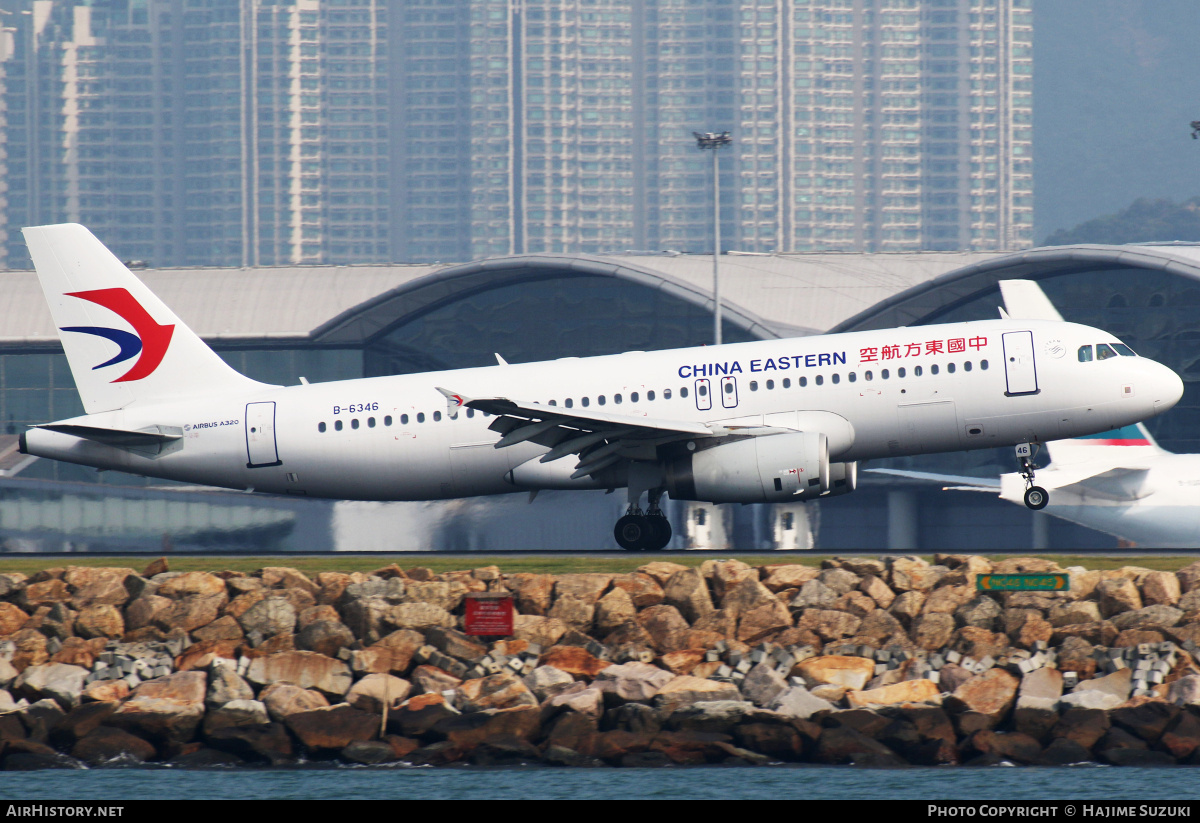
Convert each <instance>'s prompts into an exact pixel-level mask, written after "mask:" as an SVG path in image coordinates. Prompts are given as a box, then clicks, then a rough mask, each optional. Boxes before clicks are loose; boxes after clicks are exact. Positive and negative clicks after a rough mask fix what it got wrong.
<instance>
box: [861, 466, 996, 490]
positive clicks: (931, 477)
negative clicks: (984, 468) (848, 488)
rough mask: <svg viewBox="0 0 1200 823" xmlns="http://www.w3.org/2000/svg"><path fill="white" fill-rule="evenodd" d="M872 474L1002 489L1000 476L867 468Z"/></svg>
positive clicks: (959, 486)
mask: <svg viewBox="0 0 1200 823" xmlns="http://www.w3.org/2000/svg"><path fill="white" fill-rule="evenodd" d="M867 471H868V472H870V473H872V474H890V475H892V476H893V477H904V478H907V479H909V480H921V481H924V482H927V483H945V484H954V485H951V486H949V488H952V489H953V490H955V491H994V492H999V491H1000V480H999V478H990V477H966V476H964V475H957V474H935V473H933V472H914V471H907V470H905V469H867Z"/></svg>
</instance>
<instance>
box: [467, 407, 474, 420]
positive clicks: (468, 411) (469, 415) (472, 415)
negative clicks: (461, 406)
mask: <svg viewBox="0 0 1200 823" xmlns="http://www.w3.org/2000/svg"><path fill="white" fill-rule="evenodd" d="M474 416H475V410H474V409H467V417H469V418H470V417H474Z"/></svg>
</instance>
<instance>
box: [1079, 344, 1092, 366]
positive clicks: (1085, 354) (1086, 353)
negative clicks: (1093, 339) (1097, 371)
mask: <svg viewBox="0 0 1200 823" xmlns="http://www.w3.org/2000/svg"><path fill="white" fill-rule="evenodd" d="M1079 362H1080V363H1091V362H1092V347H1091V346H1080V347H1079Z"/></svg>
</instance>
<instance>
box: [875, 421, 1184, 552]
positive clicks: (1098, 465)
mask: <svg viewBox="0 0 1200 823" xmlns="http://www.w3.org/2000/svg"><path fill="white" fill-rule="evenodd" d="M1046 449H1047V451H1048V452H1049V454H1050V461H1051V462H1050V464H1049V465H1048V466H1046V467H1045V468H1041V469H1038V478H1039V482H1040V483H1041V484H1042V485H1043V486H1044V487H1045V488H1046V490H1047V492H1048V493H1049V495H1050V502H1049V504H1048V505H1047V506H1046V507H1045V509H1046V513H1047V514H1052V515H1054V516H1055V517H1060V518H1062V519H1063V520H1069V521H1070V522H1072V523H1078V524H1079V525H1081V526H1087V527H1088V528H1089V529H1095V530H1096V531H1101V532H1105V533H1107V534H1112V535H1115V536H1117V537H1120V538H1122V539H1124V540H1128V541H1130V542H1133V543H1136V544H1138V545H1139V546H1144V547H1147V548H1156V549H1157V548H1161V549H1186V548H1195V547H1196V545H1197V539H1198V538H1200V505H1197V493H1198V491H1200V454H1172V453H1171V452H1169V451H1166V450H1164V449H1162V448H1160V447H1159V445H1158V444H1157V443H1155V442H1154V438H1152V437H1151V436H1150V433H1149V432H1148V431H1146V428H1145V427H1144V426H1142V425H1141V424H1135V425H1130V426H1125V427H1123V428H1121V429H1117V430H1114V431H1108V432H1102V433H1100V434H1093V435H1087V436H1085V437H1078V438H1075V439H1072V440H1056V441H1054V442H1052V443H1047V444H1046ZM871 471H873V472H879V473H882V474H890V475H895V476H899V477H909V478H912V479H914V480H928V481H933V482H937V483H944V484H950V485H947V486H946V487H945V488H946V490H948V491H983V492H992V493H999V495H1000V497H1001V499H1003V500H1008V501H1011V502H1013V503H1020V502H1021V497H1022V493H1021V490H1022V487H1023V485H1024V482H1023V479H1022V478H1021V477H1020V475H1018V474H1016V473H1013V474H1003V475H1001V476H1000V477H999V478H998V479H995V480H991V479H981V478H978V477H957V476H954V475H945V474H932V473H928V472H916V471H903V470H897V469H872V470H871Z"/></svg>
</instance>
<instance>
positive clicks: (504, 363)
mask: <svg viewBox="0 0 1200 823" xmlns="http://www.w3.org/2000/svg"><path fill="white" fill-rule="evenodd" d="M492 353H493V354H495V355H496V362H497V363H499V364H500V365H501V366H507V365H508V361H507V360H505V359H504V358H503V357H501V356H500V354H499V353H498V352H492Z"/></svg>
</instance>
